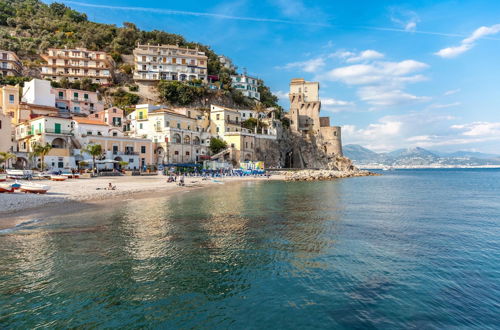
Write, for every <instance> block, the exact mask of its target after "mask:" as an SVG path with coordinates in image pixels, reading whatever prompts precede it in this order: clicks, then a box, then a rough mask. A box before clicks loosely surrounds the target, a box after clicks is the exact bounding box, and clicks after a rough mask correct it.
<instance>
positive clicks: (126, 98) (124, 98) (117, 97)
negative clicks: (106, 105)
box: [111, 88, 140, 108]
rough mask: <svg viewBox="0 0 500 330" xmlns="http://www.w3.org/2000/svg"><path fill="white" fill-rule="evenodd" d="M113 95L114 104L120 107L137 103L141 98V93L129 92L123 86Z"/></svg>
mask: <svg viewBox="0 0 500 330" xmlns="http://www.w3.org/2000/svg"><path fill="white" fill-rule="evenodd" d="M111 96H112V97H113V105H114V106H116V107H118V108H125V107H128V106H131V105H135V104H137V103H139V99H140V97H139V95H137V94H132V93H129V92H127V91H125V90H124V89H122V88H120V89H118V90H117V91H116V92H114V93H112V94H111Z"/></svg>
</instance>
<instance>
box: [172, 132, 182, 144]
mask: <svg viewBox="0 0 500 330" xmlns="http://www.w3.org/2000/svg"><path fill="white" fill-rule="evenodd" d="M173 141H174V143H181V136H180V135H179V134H174V138H173Z"/></svg>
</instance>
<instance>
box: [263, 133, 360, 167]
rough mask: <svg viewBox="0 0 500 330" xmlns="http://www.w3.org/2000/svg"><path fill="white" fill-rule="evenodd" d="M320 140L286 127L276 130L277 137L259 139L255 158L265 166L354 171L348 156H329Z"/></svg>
mask: <svg viewBox="0 0 500 330" xmlns="http://www.w3.org/2000/svg"><path fill="white" fill-rule="evenodd" d="M320 145H322V141H320V140H318V138H317V137H315V136H307V137H303V136H301V135H299V134H296V133H293V132H291V131H290V130H288V129H282V130H280V131H278V139H277V140H276V141H272V140H264V141H263V140H262V139H260V140H259V144H258V147H257V149H256V156H257V159H259V160H263V161H264V163H265V164H266V166H267V167H281V168H303V169H326V170H336V171H356V170H357V168H356V167H355V166H354V165H353V164H352V162H351V160H350V159H349V158H346V157H343V156H329V155H327V154H326V153H325V152H324V151H323V150H321V148H320V147H318V146H320Z"/></svg>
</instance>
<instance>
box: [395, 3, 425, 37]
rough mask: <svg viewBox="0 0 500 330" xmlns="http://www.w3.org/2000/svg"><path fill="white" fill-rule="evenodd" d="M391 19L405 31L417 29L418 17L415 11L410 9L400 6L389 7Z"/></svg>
mask: <svg viewBox="0 0 500 330" xmlns="http://www.w3.org/2000/svg"><path fill="white" fill-rule="evenodd" d="M391 21H392V22H393V23H396V24H397V25H399V26H402V27H403V29H404V30H405V31H407V32H415V31H416V30H417V23H418V22H420V18H419V17H418V15H417V13H416V12H414V11H412V10H403V9H401V8H395V7H393V8H391Z"/></svg>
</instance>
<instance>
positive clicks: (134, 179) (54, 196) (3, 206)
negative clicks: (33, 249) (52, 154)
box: [0, 175, 284, 229]
mask: <svg viewBox="0 0 500 330" xmlns="http://www.w3.org/2000/svg"><path fill="white" fill-rule="evenodd" d="M283 178H284V177H283V176H281V175H273V176H271V177H270V178H269V179H268V178H265V177H251V176H249V177H225V178H222V179H221V178H217V179H216V180H217V181H221V182H223V183H224V184H229V183H232V182H241V181H268V180H283ZM221 182H214V181H212V179H208V180H202V178H201V177H186V179H185V186H184V187H180V186H178V185H177V183H175V182H170V183H167V177H165V176H121V177H99V178H92V179H68V180H66V181H63V182H55V181H49V180H40V181H35V183H40V184H44V185H49V186H50V187H51V188H50V190H49V191H48V192H47V193H46V194H43V195H39V194H25V193H21V192H16V193H13V194H7V193H3V194H0V219H12V218H17V217H21V216H26V215H28V214H38V213H42V212H43V210H44V209H45V208H48V207H49V206H54V205H58V204H61V203H68V205H70V207H69V209H70V210H71V212H74V211H75V207H76V206H77V205H88V204H93V203H95V204H97V203H103V202H106V201H109V200H112V199H123V198H125V197H127V198H130V197H134V198H147V197H159V196H168V195H169V194H174V193H185V192H188V191H191V190H193V189H200V188H204V187H210V186H219V185H221ZM109 183H111V184H112V185H113V186H116V190H106V189H104V188H106V187H107V186H108V184H109ZM72 202H73V203H72ZM9 223H10V224H11V221H9ZM10 224H6V223H5V222H4V221H0V229H1V228H2V227H6V226H10Z"/></svg>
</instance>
